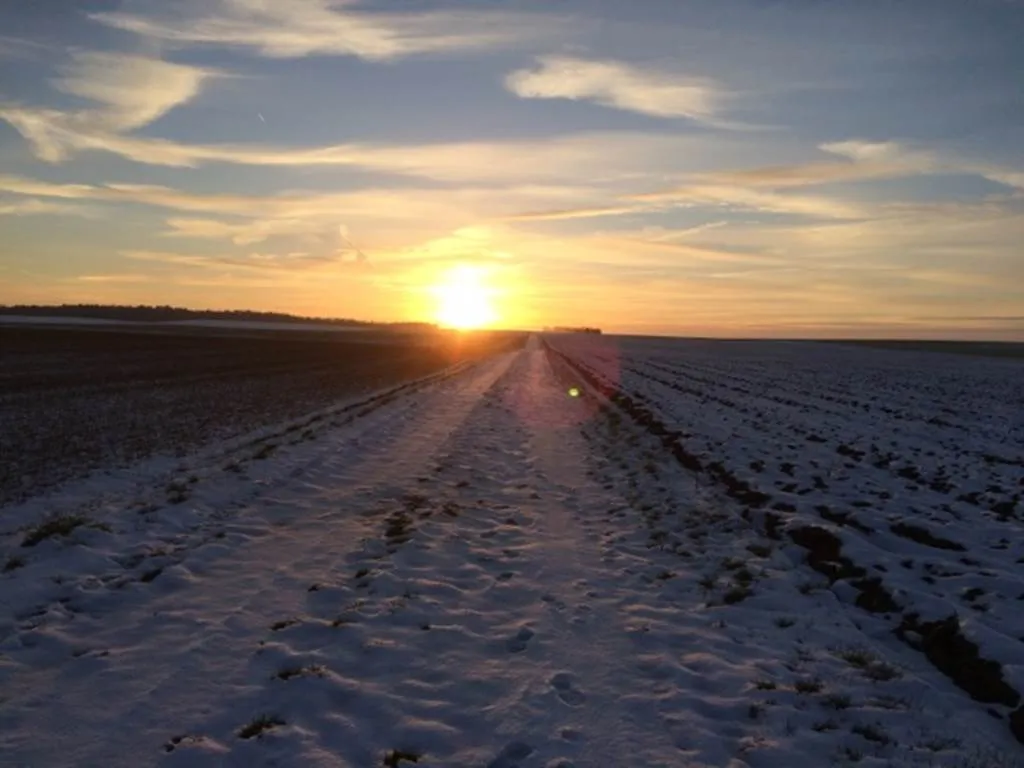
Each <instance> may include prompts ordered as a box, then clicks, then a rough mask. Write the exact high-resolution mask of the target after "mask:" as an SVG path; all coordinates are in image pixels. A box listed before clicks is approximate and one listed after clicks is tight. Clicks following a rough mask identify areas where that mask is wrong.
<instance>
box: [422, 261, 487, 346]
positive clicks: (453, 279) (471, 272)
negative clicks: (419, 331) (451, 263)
mask: <svg viewBox="0 0 1024 768" xmlns="http://www.w3.org/2000/svg"><path fill="white" fill-rule="evenodd" d="M486 278H487V275H486V273H485V271H484V270H483V269H481V268H480V267H474V266H470V265H465V264H463V265H459V266H457V267H453V268H452V269H450V270H449V271H448V272H446V273H445V274H444V275H443V276H442V278H441V280H440V281H439V282H438V283H437V285H435V286H434V295H435V298H436V300H437V313H436V317H437V321H438V322H439V323H440V324H441V325H444V326H447V327H449V328H457V329H459V330H470V329H473V328H482V327H484V326H487V325H490V324H491V323H493V322H494V321H495V320H496V313H495V311H494V306H493V300H492V297H493V290H492V289H491V288H490V287H489V286H488V285H487V279H486Z"/></svg>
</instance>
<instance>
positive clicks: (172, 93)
mask: <svg viewBox="0 0 1024 768" xmlns="http://www.w3.org/2000/svg"><path fill="white" fill-rule="evenodd" d="M212 74H213V72H211V71H208V70H204V69H200V68H198V67H191V66H185V65H182V64H173V63H171V62H168V61H163V60H161V59H153V58H147V57H144V56H133V55H128V54H123V53H100V52H96V51H86V52H79V53H76V54H74V55H73V58H72V62H71V63H70V64H69V65H68V66H66V67H64V73H63V75H62V76H61V77H59V78H57V79H56V80H55V81H54V85H55V87H56V88H57V89H58V90H60V91H62V92H64V93H67V94H71V95H73V96H79V97H81V98H83V99H88V100H89V101H92V102H95V103H96V104H98V105H100V106H99V108H95V109H92V110H88V111H85V112H79V113H76V115H75V117H76V119H77V120H78V121H82V122H86V123H89V124H93V123H95V124H98V125H99V126H103V127H106V128H110V129H112V130H115V131H126V130H132V129H135V128H141V127H142V126H145V125H149V124H150V123H152V122H153V121H154V120H156V119H157V118H159V117H161V116H162V115H164V114H166V113H167V112H169V111H170V110H172V109H173V108H174V107H176V106H178V105H179V104H184V103H186V102H188V101H191V100H192V99H193V98H194V97H195V96H196V95H197V94H198V93H199V89H200V87H201V86H202V84H203V81H204V80H206V79H207V78H208V77H210V76H211V75H212Z"/></svg>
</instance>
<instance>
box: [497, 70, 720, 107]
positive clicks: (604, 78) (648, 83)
mask: <svg viewBox="0 0 1024 768" xmlns="http://www.w3.org/2000/svg"><path fill="white" fill-rule="evenodd" d="M505 87H506V88H508V90H510V91H511V92H512V93H514V94H516V95H517V96H520V97H521V98H524V99H570V100H573V101H592V102H594V103H595V104H601V105H602V106H606V107H612V108H614V109H622V110H627V111H630V112H639V113H642V114H645V115H652V116H654V117H666V118H668V117H674V118H678V117H685V118H689V119H691V120H698V121H701V122H714V121H715V120H716V118H717V115H718V112H719V111H720V109H721V103H722V101H723V94H722V93H721V91H720V89H719V88H718V87H717V86H716V85H715V84H714V83H713V82H712V81H710V80H708V79H706V78H697V77H689V76H686V75H680V74H675V73H670V72H664V71H659V70H654V69H645V68H642V67H639V66H636V65H632V64H627V63H625V62H621V61H613V60H597V59H582V58H576V57H572V56H541V57H540V58H538V60H537V67H536V68H534V69H519V70H516V71H515V72H512V73H510V74H509V75H508V76H507V77H506V78H505Z"/></svg>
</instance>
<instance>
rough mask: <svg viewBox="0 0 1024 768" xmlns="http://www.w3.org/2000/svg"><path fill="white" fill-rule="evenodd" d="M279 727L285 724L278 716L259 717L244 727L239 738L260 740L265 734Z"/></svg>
mask: <svg viewBox="0 0 1024 768" xmlns="http://www.w3.org/2000/svg"><path fill="white" fill-rule="evenodd" d="M279 725H285V722H284V720H282V719H281V718H280V717H277V716H276V715H258V716H257V717H254V718H253V719H252V720H250V721H249V722H248V724H246V725H244V726H242V728H241V729H240V730H239V731H238V738H240V739H251V738H254V737H255V738H260V737H261V736H263V734H264V733H266V732H267V731H269V730H271V729H272V728H276V727H277V726H279Z"/></svg>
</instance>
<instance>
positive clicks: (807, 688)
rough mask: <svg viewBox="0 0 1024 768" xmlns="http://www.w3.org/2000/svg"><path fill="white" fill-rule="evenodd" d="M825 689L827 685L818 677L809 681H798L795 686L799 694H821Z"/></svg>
mask: <svg viewBox="0 0 1024 768" xmlns="http://www.w3.org/2000/svg"><path fill="white" fill-rule="evenodd" d="M824 687H825V684H824V683H823V682H821V680H820V679H819V678H817V677H812V678H811V679H809V680H797V681H796V682H795V683H794V684H793V690H795V691H796V692H797V693H804V694H810V693H821V690H822V689H823V688H824Z"/></svg>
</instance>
